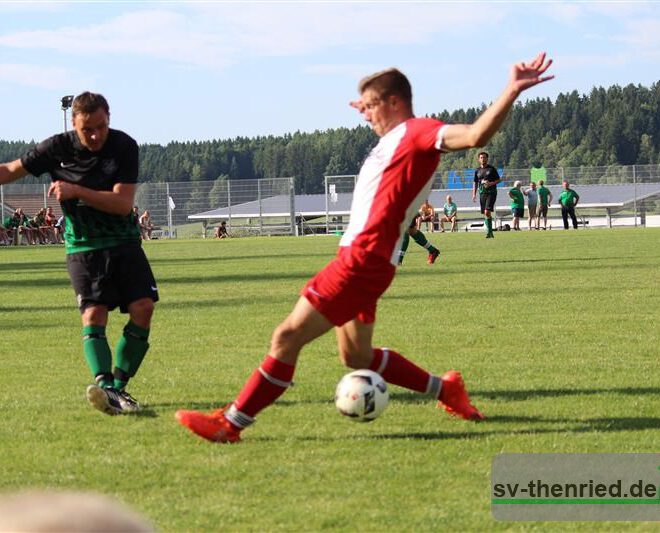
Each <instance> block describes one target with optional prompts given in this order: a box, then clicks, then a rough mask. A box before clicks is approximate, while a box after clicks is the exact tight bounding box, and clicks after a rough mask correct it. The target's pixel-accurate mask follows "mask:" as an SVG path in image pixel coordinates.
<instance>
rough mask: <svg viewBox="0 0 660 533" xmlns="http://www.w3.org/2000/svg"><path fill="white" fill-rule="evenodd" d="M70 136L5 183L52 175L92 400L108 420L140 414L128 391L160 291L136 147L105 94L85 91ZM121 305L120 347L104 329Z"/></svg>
mask: <svg viewBox="0 0 660 533" xmlns="http://www.w3.org/2000/svg"><path fill="white" fill-rule="evenodd" d="M72 122H73V130H72V131H69V132H66V133H61V134H58V135H54V136H52V137H50V138H48V139H46V140H45V141H43V142H41V143H39V144H38V145H36V146H35V147H34V148H32V149H31V150H30V151H28V152H27V153H26V154H25V155H23V157H21V158H20V159H16V160H15V161H11V162H8V163H4V164H0V184H3V183H9V182H11V181H14V180H17V179H19V178H22V177H23V176H26V175H27V174H28V173H29V174H32V175H34V176H39V175H41V174H44V173H46V172H48V173H49V174H50V177H51V179H52V184H51V186H50V188H49V190H48V194H49V195H50V196H54V197H55V198H57V200H58V201H59V202H60V204H61V206H62V211H63V213H64V217H65V219H66V230H65V232H64V241H65V250H66V258H67V268H68V271H69V276H70V278H71V283H72V285H73V289H74V291H75V293H76V298H77V300H78V307H79V309H80V313H81V316H82V326H83V327H82V338H83V349H84V353H85V358H86V360H87V363H88V365H89V367H90V369H91V371H92V374H93V375H94V379H95V383H94V384H93V385H89V386H88V387H87V399H88V400H89V402H90V403H91V404H92V405H93V406H94V407H95V408H97V409H99V410H100V411H103V412H105V413H107V414H121V413H127V412H135V411H138V410H139V409H140V406H139V404H138V402H137V401H136V400H135V398H133V397H132V396H131V395H130V394H128V393H127V392H126V384H127V383H128V381H129V379H130V378H132V377H133V376H135V373H136V372H137V371H138V368H139V367H140V364H141V363H142V360H143V359H144V356H145V354H146V353H147V349H148V348H149V343H148V338H149V328H150V325H151V317H152V314H153V311H154V303H155V302H157V301H158V289H157V288H156V282H155V280H154V276H153V273H152V271H151V267H150V266H149V262H148V261H147V258H146V256H145V254H144V251H143V250H142V247H141V240H140V229H139V227H138V225H137V223H136V221H135V220H134V219H133V217H132V211H131V210H132V207H133V198H134V196H135V190H136V188H137V178H138V146H137V143H136V142H135V141H134V140H133V139H132V138H131V137H129V136H128V135H127V134H125V133H124V132H122V131H119V130H115V129H111V128H110V127H109V124H110V109H109V106H108V102H107V101H106V99H105V98H104V97H103V96H102V95H100V94H95V93H90V92H84V93H82V94H80V95H78V96H77V97H76V98H75V100H74V101H73V106H72ZM117 307H119V309H120V310H121V312H122V313H128V315H129V321H128V323H127V324H126V326H125V327H124V331H123V335H122V337H121V338H120V339H119V341H118V343H117V346H116V349H115V365H114V370H113V367H112V353H111V350H110V346H109V344H108V340H107V338H106V336H105V329H106V325H107V323H108V313H109V311H112V310H113V309H115V308H117Z"/></svg>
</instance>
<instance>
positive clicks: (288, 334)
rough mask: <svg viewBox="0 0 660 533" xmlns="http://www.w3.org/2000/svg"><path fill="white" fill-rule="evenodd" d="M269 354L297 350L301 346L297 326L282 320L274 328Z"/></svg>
mask: <svg viewBox="0 0 660 533" xmlns="http://www.w3.org/2000/svg"><path fill="white" fill-rule="evenodd" d="M270 347H271V348H270V352H271V355H275V354H278V353H289V352H296V353H297V352H298V351H300V348H301V347H302V344H301V341H300V335H299V331H298V329H297V328H295V327H293V326H291V325H290V324H288V323H287V322H284V323H282V324H280V325H279V326H277V328H275V331H274V332H273V336H272V337H271V340H270Z"/></svg>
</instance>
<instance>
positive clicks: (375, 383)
mask: <svg viewBox="0 0 660 533" xmlns="http://www.w3.org/2000/svg"><path fill="white" fill-rule="evenodd" d="M389 398H390V395H389V393H388V392H387V383H385V381H384V380H383V378H382V377H381V376H380V374H377V373H376V372H373V371H371V370H356V371H355V372H351V373H350V374H346V375H345V376H344V377H343V378H341V380H340V381H339V383H338V384H337V392H335V405H336V406H337V410H338V411H339V412H340V413H341V414H342V415H344V416H347V417H349V418H350V419H351V420H353V421H355V422H371V421H372V420H375V419H376V418H378V416H380V414H381V413H382V412H383V411H384V410H385V408H386V407H387V402H388V401H389Z"/></svg>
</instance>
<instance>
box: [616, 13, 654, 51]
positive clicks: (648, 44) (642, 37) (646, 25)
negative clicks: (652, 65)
mask: <svg viewBox="0 0 660 533" xmlns="http://www.w3.org/2000/svg"><path fill="white" fill-rule="evenodd" d="M626 29H627V32H626V34H619V35H617V36H616V37H615V40H617V41H621V42H625V43H628V44H632V45H634V46H636V47H641V48H642V50H640V49H639V48H638V49H637V50H638V51H639V52H642V51H646V52H656V53H657V52H660V19H644V20H635V21H630V22H628V23H627V24H626Z"/></svg>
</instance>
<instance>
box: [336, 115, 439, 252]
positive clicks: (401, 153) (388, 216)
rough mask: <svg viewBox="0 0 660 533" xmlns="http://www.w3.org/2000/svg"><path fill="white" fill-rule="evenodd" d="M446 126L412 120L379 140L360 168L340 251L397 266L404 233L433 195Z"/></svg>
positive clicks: (430, 121)
mask: <svg viewBox="0 0 660 533" xmlns="http://www.w3.org/2000/svg"><path fill="white" fill-rule="evenodd" d="M445 127H446V125H445V124H444V123H442V122H440V121H438V120H435V119H431V118H411V119H408V120H406V121H405V122H402V123H401V124H399V125H398V126H396V127H395V128H394V129H392V130H390V131H389V132H388V133H387V134H386V135H384V136H383V137H381V139H380V142H379V143H378V144H377V145H376V147H375V148H374V149H373V150H371V153H370V154H369V157H367V160H366V161H365V162H364V164H363V165H362V168H361V169H360V175H359V176H358V180H357V183H356V185H355V190H354V191H353V203H352V205H351V219H350V222H349V225H348V228H347V229H346V233H344V236H343V237H342V239H341V241H340V243H339V246H357V247H360V248H363V249H364V250H366V251H368V252H370V253H373V254H376V255H379V256H381V257H384V258H386V259H387V260H388V261H390V262H391V263H392V264H393V265H396V264H398V260H399V249H400V248H401V241H402V239H403V233H404V231H407V229H408V226H410V222H411V221H412V219H413V217H414V216H415V214H416V213H417V210H418V209H419V206H420V205H421V204H422V202H423V201H424V200H426V198H427V197H428V193H429V191H430V190H431V182H432V179H431V178H432V177H433V173H434V172H435V170H436V168H438V163H439V161H440V152H442V151H443V149H442V135H443V129H444V128H445Z"/></svg>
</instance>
